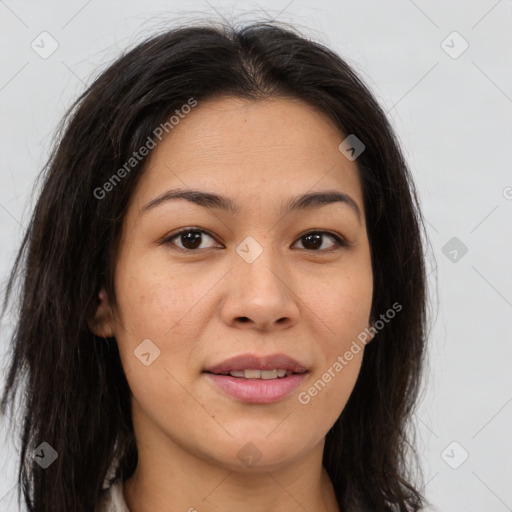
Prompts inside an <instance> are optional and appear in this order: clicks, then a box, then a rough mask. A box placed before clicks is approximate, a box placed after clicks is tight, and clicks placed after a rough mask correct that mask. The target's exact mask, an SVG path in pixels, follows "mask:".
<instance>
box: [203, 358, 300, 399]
mask: <svg viewBox="0 0 512 512" xmlns="http://www.w3.org/2000/svg"><path fill="white" fill-rule="evenodd" d="M307 373H308V370H307V368H306V367H305V366H304V365H302V364H301V363H299V362H298V361H296V360H295V359H292V358H290V357H288V356H286V355H284V354H275V355H268V356H261V357H258V356H254V355H251V354H244V355H241V356H237V357H233V358H231V359H227V360H225V361H223V362H221V363H219V364H216V365H213V366H211V367H208V368H207V369H206V370H205V371H204V374H205V377H206V378H207V379H208V381H209V382H210V383H212V384H213V385H214V387H215V389H216V390H218V391H221V392H222V393H223V394H224V395H227V396H229V397H230V398H234V399H236V400H237V401H239V402H245V403H250V404H270V403H274V402H278V401H281V400H283V399H285V398H286V397H288V396H289V395H290V394H291V393H292V392H293V391H294V390H295V389H296V388H297V387H298V386H299V385H300V384H301V382H302V381H303V380H304V378H305V376H306V375H307Z"/></svg>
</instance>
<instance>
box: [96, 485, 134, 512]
mask: <svg viewBox="0 0 512 512" xmlns="http://www.w3.org/2000/svg"><path fill="white" fill-rule="evenodd" d="M95 512H130V511H129V510H128V505H126V501H125V499H124V495H123V480H122V478H118V479H117V480H114V481H113V482H112V483H111V484H110V487H107V488H104V489H103V490H102V491H101V497H100V501H99V503H98V505H97V507H96V510H95Z"/></svg>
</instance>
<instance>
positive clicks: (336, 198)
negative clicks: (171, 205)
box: [142, 189, 361, 222]
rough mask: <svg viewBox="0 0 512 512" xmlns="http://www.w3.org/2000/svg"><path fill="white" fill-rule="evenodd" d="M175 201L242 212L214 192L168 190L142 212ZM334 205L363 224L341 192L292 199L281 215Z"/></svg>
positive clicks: (356, 207)
mask: <svg viewBox="0 0 512 512" xmlns="http://www.w3.org/2000/svg"><path fill="white" fill-rule="evenodd" d="M174 199H185V200H186V201H189V202H191V203H194V204H197V205H199V206H203V207H205V208H214V209H218V210H224V211H226V212H229V213H231V214H236V213H238V212H239V211H240V206H239V205H237V203H236V202H235V201H233V200H232V199H231V198H229V197H226V196H222V195H219V194H214V193H212V192H204V191H201V190H191V189H172V190H168V191H166V192H164V193H163V194H161V195H159V196H158V197H156V198H155V199H153V200H151V201H150V202H149V203H147V204H146V205H144V207H143V208H142V211H143V212H145V211H147V210H150V209H152V208H155V207H156V206H158V205H160V204H162V203H164V202H167V201H171V200H174ZM334 203H341V204H346V205H347V206H349V207H350V208H351V209H352V211H353V212H354V213H355V214H356V215H357V220H358V221H359V222H361V210H360V209H359V206H358V205H357V203H356V202H355V201H354V200H353V199H352V198H351V197H350V196H349V195H348V194H345V193H343V192H339V191H338V190H324V191H320V192H311V193H308V194H302V195H300V196H296V197H292V198H290V199H289V200H288V201H287V202H286V203H285V205H284V206H283V207H282V208H281V215H283V216H284V215H287V214H288V213H291V212H293V211H299V210H310V209H313V208H320V207H322V206H325V205H327V204H334Z"/></svg>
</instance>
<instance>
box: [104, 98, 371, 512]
mask: <svg viewBox="0 0 512 512" xmlns="http://www.w3.org/2000/svg"><path fill="white" fill-rule="evenodd" d="M344 138H345V136H344V135H343V134H342V133H340V131H339V130H338V129H337V127H335V126H334V125H333V124H332V123H331V122H330V120H329V119H328V118H327V117H326V116H325V115H324V114H322V113H320V112H318V111H316V110H315V109H313V108H312V107H311V106H309V105H307V104H306V103H303V102H301V101H299V100H293V99H289V98H274V99H270V100H263V101H258V102H254V101H247V100H242V99H238V98H217V99H215V100H209V101H205V102H199V104H198V105H197V107H196V108H195V109H194V110H193V111H192V112H191V113H190V114H189V115H188V116H186V117H185V118H184V119H182V120H181V121H180V123H179V125H177V126H176V127H175V128H174V129H173V131H172V132H171V133H170V134H169V135H168V136H167V137H166V138H164V139H163V141H162V142H160V143H159V144H158V145H157V147H156V148H155V149H153V150H152V153H151V155H150V160H149V162H148V167H147V169H146V171H145V173H144V175H143V176H142V178H141V181H140V182H139V184H138V186H137V188H136V190H135V193H134V195H133V197H132V199H131V202H130V205H129V209H128V212H127V215H126V218H125V220H124V225H123V236H122V239H121V243H120V247H119V252H118V256H117V265H116V272H115V280H114V281H115V290H116V295H117V299H118V305H117V307H116V308H115V309H114V310H113V309H112V308H111V307H110V306H109V304H108V297H105V300H104V302H103V304H102V305H101V306H100V307H99V308H98V311H97V314H96V323H95V326H94V330H95V332H96V333H97V334H99V335H102V336H115V338H116V340H117V343H118V345H119V350H120V354H121V360H122V364H123V368H124V370H125V373H126V376H127V379H128V382H129V385H130V388H131V391H132V394H133V396H132V407H133V422H134V428H135V434H136V438H137V445H138V451H139V461H138V466H137V469H136V471H135V473H134V475H133V476H132V477H131V478H129V479H128V480H127V481H126V482H125V498H126V501H127V503H128V506H129V508H130V511H131V512H143V511H149V510H151V511H152V512H164V511H165V512H169V511H187V510H189V511H193V510H197V511H198V512H203V511H209V512H217V511H221V510H222V511H228V510H229V511H234V510H244V511H245V512H252V511H258V512H262V511H270V510H272V511H273V512H275V511H278V512H279V511H290V510H304V509H306V510H310V511H317V510H322V511H328V512H335V511H338V510H339V509H338V505H337V503H336V499H335V497H334V491H333V489H332V485H331V483H330V480H329V477H328V475H327V473H326V471H325V470H324V469H323V467H322V453H323V447H324V439H325V435H326V433H327V432H328V430H329V429H330V427H331V426H332V425H333V423H334V422H335V421H336V419H337V418H338V416H339V415H340V413H341V412H342V410H343V408H344V406H345V404H346V402H347V400H348V398H349V396H350V393H351V392H352V389H353V387H354V385H355V382H356V379H357V376H358V373H359V369H360V366H361V362H362V357H363V352H364V351H363V350H361V351H360V352H359V353H358V354H356V355H354V357H353V359H352V360H351V361H350V362H349V363H348V364H347V365H346V366H345V367H344V368H343V370H342V371H340V372H338V373H336V376H335V377H334V378H332V379H331V380H330V382H329V383H328V384H327V385H326V386H325V387H324V388H323V389H322V390H321V391H320V392H319V393H318V394H317V395H316V396H314V397H312V398H311V400H310V402H309V403H308V404H306V405H304V404H301V403H300V402H299V400H298V393H299V392H301V391H304V390H307V389H308V388H309V387H310V386H311V385H312V384H313V383H314V382H315V381H317V380H318V379H319V378H321V376H322V374H324V372H325V371H327V369H328V368H329V367H332V366H333V364H334V363H335V362H336V361H337V358H338V356H340V355H343V354H344V353H345V352H346V351H347V350H348V349H349V348H350V346H351V344H352V343H353V341H354V340H355V339H356V338H357V335H358V334H359V333H360V332H361V331H363V330H364V329H365V328H366V327H368V326H369V320H370V318H369V315H370V309H371V304H372V293H373V284H372V267H371V258H370V247H369V241H368V238H367V232H366V224H365V217H364V204H363V196H362V189H361V184H360V181H359V178H358V174H357V169H356V164H355V162H351V161H349V160H348V159H347V158H346V157H345V156H344V155H343V154H342V153H341V152H340V151H339V149H338V145H339V144H340V142H341V141H342V140H343V139H344ZM175 188H183V189H197V190H202V191H208V192H213V193H217V194H221V195H225V196H228V197H229V198H231V199H232V200H233V201H235V202H236V203H237V204H238V205H239V207H240V210H239V211H238V213H236V214H231V213H229V212H226V211H222V210H217V209H214V208H210V209H209V208H205V207H201V206H199V205H196V204H193V203H191V202H189V201H186V200H184V199H178V200H170V201H164V202H161V203H160V204H159V205H157V206H155V207H153V208H150V209H147V210H146V211H144V212H143V211H142V209H143V207H144V205H146V204H147V203H149V202H150V201H152V200H153V199H155V198H157V197H158V196H159V195H160V194H162V193H163V192H165V191H167V190H169V189H175ZM324 190H336V191H339V192H343V193H345V194H347V195H349V196H350V197H351V198H352V199H353V200H354V202H355V203H356V204H357V205H358V207H359V210H360V219H359V220H358V216H357V214H356V213H355V212H354V211H353V209H351V208H350V207H349V206H348V205H347V204H343V203H332V204H328V205H324V206H321V207H319V208H311V209H309V210H304V211H296V212H292V213H288V214H287V215H283V214H282V213H281V212H280V208H281V207H282V205H284V204H285V203H286V202H287V201H288V200H289V199H290V198H291V197H293V196H297V195H300V194H304V193H311V192H318V191H324ZM112 193H115V192H112ZM184 227H191V228H195V229H199V228H200V229H202V230H205V231H206V233H203V234H202V238H201V239H199V241H198V242H197V243H196V245H193V244H190V242H189V243H188V245H186V244H187V239H186V238H185V240H184V239H183V236H181V237H180V236H177V237H175V238H174V239H173V241H169V240H168V239H169V237H170V236H171V235H173V234H174V233H175V232H176V231H178V230H179V229H180V228H184ZM325 230H327V231H330V232H332V233H334V234H337V235H339V236H340V237H341V238H343V239H345V240H346V241H347V242H348V243H349V244H350V246H347V247H338V245H337V243H336V241H335V240H334V239H332V238H331V237H330V236H329V234H324V236H323V238H321V239H320V241H319V243H318V246H315V245H314V244H312V243H311V241H309V242H308V240H307V239H304V238H303V237H304V235H306V234H308V232H310V231H325ZM248 236H250V237H252V238H253V239H254V240H256V241H257V243H258V244H259V245H260V246H261V248H262V249H263V252H262V253H261V254H260V255H259V256H258V257H257V258H256V260H255V261H253V262H252V263H248V262H247V261H246V260H244V259H243V258H242V257H241V256H240V255H239V254H238V253H237V252H236V249H237V246H239V244H241V242H243V241H244V240H245V239H246V237H248ZM165 239H167V242H164V240H165ZM308 243H309V245H308ZM173 244H174V245H173ZM320 244H321V245H320ZM191 246H193V247H197V248H196V249H193V248H192V249H191V252H189V253H188V254H185V253H181V252H180V251H179V247H188V248H190V247H191ZM330 249H334V250H332V251H330ZM192 251H196V252H192ZM145 339H150V340H151V342H152V343H154V345H156V346H157V347H158V349H159V350H160V355H159V356H158V357H157V358H156V359H154V361H153V362H152V363H151V364H150V365H148V366H145V365H144V364H142V363H141V361H140V360H139V359H138V358H137V357H136V356H135V355H134V350H136V349H137V347H138V346H139V345H140V343H141V342H142V341H143V340H145ZM246 353H250V354H254V355H260V356H261V355H266V354H276V353H283V354H286V355H288V356H290V357H293V358H294V359H296V360H298V361H299V362H301V363H302V364H303V365H304V366H305V367H306V368H307V369H308V374H307V376H306V379H305V381H304V382H303V383H302V384H301V386H300V388H299V389H298V390H297V391H295V392H294V393H293V394H292V395H290V396H289V397H287V398H285V399H283V400H281V401H280V402H278V403H274V404H247V403H243V402H241V401H239V400H237V399H235V398H232V397H229V396H227V395H225V394H223V393H222V392H221V391H220V390H219V389H218V388H217V387H216V386H214V385H212V384H211V382H210V381H209V379H208V378H207V377H206V375H205V374H204V373H203V370H204V369H205V368H206V367H207V366H211V365H213V364H217V363H219V362H221V361H223V360H225V359H227V358H231V357H233V356H236V355H240V354H246ZM249 442H250V443H252V444H253V445H254V446H255V447H256V448H257V451H258V452H256V451H255V454H256V453H259V454H261V458H260V459H259V461H258V462H257V464H256V465H254V466H252V467H247V466H246V465H244V464H243V463H242V462H241V460H240V459H239V457H238V456H237V454H238V452H239V450H240V449H242V448H243V447H244V446H246V444H247V443H249ZM246 449H247V448H246ZM250 449H252V450H254V449H253V448H250ZM302 507H303V508H302Z"/></svg>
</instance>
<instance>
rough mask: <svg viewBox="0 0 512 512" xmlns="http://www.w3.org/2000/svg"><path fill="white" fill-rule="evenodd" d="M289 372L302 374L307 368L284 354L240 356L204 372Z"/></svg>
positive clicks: (210, 367)
mask: <svg viewBox="0 0 512 512" xmlns="http://www.w3.org/2000/svg"><path fill="white" fill-rule="evenodd" d="M248 369H251V370H274V369H283V370H291V371H292V372H294V373H304V372H306V371H307V368H306V367H305V366H303V365H302V364H300V363H299V362H298V361H296V360H295V359H293V358H291V357H288V356H287V355H285V354H270V355H264V356H256V355H254V354H241V355H239V356H235V357H231V358H230V359H226V360H224V361H222V362H221V363H218V364H215V365H213V366H209V367H208V368H206V369H205V372H209V373H217V374H220V373H229V372H230V371H233V370H248Z"/></svg>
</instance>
